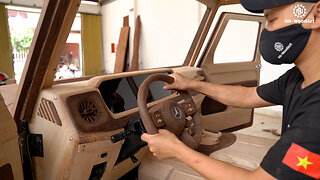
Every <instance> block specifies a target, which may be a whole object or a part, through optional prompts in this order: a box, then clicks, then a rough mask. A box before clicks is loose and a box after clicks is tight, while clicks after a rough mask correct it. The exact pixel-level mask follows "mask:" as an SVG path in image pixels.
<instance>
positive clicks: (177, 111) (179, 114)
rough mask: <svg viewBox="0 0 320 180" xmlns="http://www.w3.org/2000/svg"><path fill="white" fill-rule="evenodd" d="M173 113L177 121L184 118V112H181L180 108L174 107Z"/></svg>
mask: <svg viewBox="0 0 320 180" xmlns="http://www.w3.org/2000/svg"><path fill="white" fill-rule="evenodd" d="M172 113H173V116H174V117H175V118H176V119H181V118H182V112H181V110H180V108H179V107H177V106H173V107H172Z"/></svg>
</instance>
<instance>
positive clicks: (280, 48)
mask: <svg viewBox="0 0 320 180" xmlns="http://www.w3.org/2000/svg"><path fill="white" fill-rule="evenodd" d="M283 48H284V47H283V44H282V43H281V42H276V43H275V44H274V49H275V50H276V51H278V52H281V51H283Z"/></svg>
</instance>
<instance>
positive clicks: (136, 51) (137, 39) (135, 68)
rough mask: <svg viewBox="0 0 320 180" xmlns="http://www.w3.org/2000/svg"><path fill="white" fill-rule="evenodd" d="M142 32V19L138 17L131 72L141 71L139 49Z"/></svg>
mask: <svg viewBox="0 0 320 180" xmlns="http://www.w3.org/2000/svg"><path fill="white" fill-rule="evenodd" d="M140 32H141V18H140V16H138V17H137V20H136V25H135V27H134V37H133V54H132V60H131V65H130V71H138V70H139V47H140Z"/></svg>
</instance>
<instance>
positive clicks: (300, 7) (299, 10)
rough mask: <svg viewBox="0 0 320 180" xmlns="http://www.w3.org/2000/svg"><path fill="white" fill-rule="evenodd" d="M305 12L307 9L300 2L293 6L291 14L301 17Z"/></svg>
mask: <svg viewBox="0 0 320 180" xmlns="http://www.w3.org/2000/svg"><path fill="white" fill-rule="evenodd" d="M306 13H307V9H306V7H305V6H304V5H302V4H297V5H295V6H294V8H293V14H294V16H296V17H297V18H303V17H304V16H305V15H306Z"/></svg>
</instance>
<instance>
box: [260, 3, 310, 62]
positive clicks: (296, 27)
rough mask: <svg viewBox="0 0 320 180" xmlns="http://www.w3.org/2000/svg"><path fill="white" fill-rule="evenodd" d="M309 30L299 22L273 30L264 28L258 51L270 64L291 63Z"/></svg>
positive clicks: (304, 44)
mask: <svg viewBox="0 0 320 180" xmlns="http://www.w3.org/2000/svg"><path fill="white" fill-rule="evenodd" d="M313 8H314V7H312V9H311V11H312V10H313ZM311 11H310V12H309V13H308V14H307V15H306V18H307V17H308V16H309V14H310V13H311ZM304 20H305V19H304ZM311 31H312V30H311V29H305V28H303V27H302V25H301V24H293V25H290V26H287V27H284V28H281V29H278V30H275V31H268V30H267V29H264V30H263V31H262V33H261V38H260V45H259V48H260V53H261V55H262V57H263V58H264V60H266V61H267V62H269V63H271V64H292V63H294V62H295V61H296V60H297V58H298V57H299V55H300V54H301V52H302V51H303V49H304V48H305V47H306V45H307V43H308V40H309V38H310V35H311Z"/></svg>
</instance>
